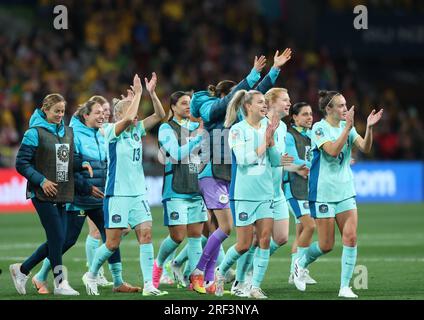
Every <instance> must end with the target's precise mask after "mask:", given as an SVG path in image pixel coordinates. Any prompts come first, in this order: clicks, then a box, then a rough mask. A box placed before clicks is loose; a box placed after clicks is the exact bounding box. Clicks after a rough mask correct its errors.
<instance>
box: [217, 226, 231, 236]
mask: <svg viewBox="0 0 424 320" xmlns="http://www.w3.org/2000/svg"><path fill="white" fill-rule="evenodd" d="M219 228H220V229H221V230H222V231H223V232H224V233H225V234H226V235H227V236H229V235H230V234H231V225H229V224H227V225H224V226H222V227H221V226H220V227H219Z"/></svg>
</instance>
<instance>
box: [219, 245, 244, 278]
mask: <svg viewBox="0 0 424 320" xmlns="http://www.w3.org/2000/svg"><path fill="white" fill-rule="evenodd" d="M240 257H241V254H240V253H238V252H237V250H236V245H233V246H231V247H230V248H229V249H228V250H227V253H226V255H225V258H224V260H223V261H222V262H221V264H220V265H219V273H220V274H221V275H223V276H224V275H225V274H226V273H227V271H228V270H229V269H230V268H231V266H232V265H233V264H234V262H236V261H237V259H238V258H240Z"/></svg>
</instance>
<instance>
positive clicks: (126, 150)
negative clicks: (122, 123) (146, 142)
mask: <svg viewBox="0 0 424 320" xmlns="http://www.w3.org/2000/svg"><path fill="white" fill-rule="evenodd" d="M115 125H116V124H115V123H109V124H106V125H105V126H104V127H103V130H104V135H105V142H106V155H107V171H108V172H107V178H106V188H105V189H106V193H105V195H106V196H127V197H128V196H131V197H132V196H140V195H144V194H146V183H145V179H144V171H143V165H142V158H143V149H142V143H141V137H143V136H145V135H146V131H145V129H144V126H143V122H142V121H139V122H138V123H137V126H130V128H129V129H127V130H125V131H124V132H122V133H121V134H120V135H119V136H116V135H115Z"/></svg>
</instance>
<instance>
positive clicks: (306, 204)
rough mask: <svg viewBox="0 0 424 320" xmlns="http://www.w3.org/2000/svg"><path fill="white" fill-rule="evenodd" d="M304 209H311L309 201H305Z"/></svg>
mask: <svg viewBox="0 0 424 320" xmlns="http://www.w3.org/2000/svg"><path fill="white" fill-rule="evenodd" d="M303 209H309V202H308V201H305V202H304V203H303Z"/></svg>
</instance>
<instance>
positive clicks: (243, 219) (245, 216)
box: [239, 212, 249, 221]
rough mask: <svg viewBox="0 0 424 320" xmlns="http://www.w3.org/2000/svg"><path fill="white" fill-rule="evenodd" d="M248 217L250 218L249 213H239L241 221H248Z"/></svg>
mask: <svg viewBox="0 0 424 320" xmlns="http://www.w3.org/2000/svg"><path fill="white" fill-rule="evenodd" d="M247 218H249V215H248V214H247V213H246V212H240V213H239V219H240V221H246V220H247Z"/></svg>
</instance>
